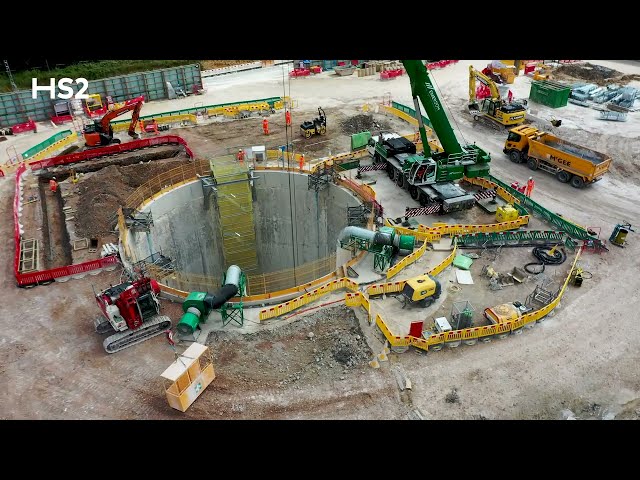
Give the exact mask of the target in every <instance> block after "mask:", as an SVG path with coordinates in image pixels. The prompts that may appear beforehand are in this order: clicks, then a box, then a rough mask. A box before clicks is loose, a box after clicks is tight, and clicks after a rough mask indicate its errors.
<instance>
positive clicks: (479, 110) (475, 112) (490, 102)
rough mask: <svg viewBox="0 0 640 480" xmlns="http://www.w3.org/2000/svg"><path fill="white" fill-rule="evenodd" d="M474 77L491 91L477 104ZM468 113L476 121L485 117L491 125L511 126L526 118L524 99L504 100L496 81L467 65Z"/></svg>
mask: <svg viewBox="0 0 640 480" xmlns="http://www.w3.org/2000/svg"><path fill="white" fill-rule="evenodd" d="M476 79H477V80H478V81H480V82H481V83H483V84H484V85H486V86H487V87H488V88H489V91H490V93H491V97H488V98H485V99H483V100H482V104H478V101H477V99H476ZM469 113H471V115H472V116H473V119H474V120H476V121H479V120H481V119H487V120H489V121H490V122H491V125H492V126H496V125H501V126H503V127H507V128H512V127H514V126H516V125H520V124H521V123H523V122H524V121H525V120H526V113H527V109H526V100H524V101H518V102H505V101H504V100H503V99H502V97H501V96H500V91H499V90H498V86H497V85H496V83H495V82H494V81H493V80H492V79H491V78H489V77H488V76H487V75H485V74H484V73H482V72H479V71H478V70H476V69H475V68H473V65H469Z"/></svg>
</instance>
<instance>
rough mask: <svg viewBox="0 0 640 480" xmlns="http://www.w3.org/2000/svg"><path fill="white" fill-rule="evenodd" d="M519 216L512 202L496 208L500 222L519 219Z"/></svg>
mask: <svg viewBox="0 0 640 480" xmlns="http://www.w3.org/2000/svg"><path fill="white" fill-rule="evenodd" d="M518 216H519V214H518V210H516V209H515V208H514V207H513V205H511V204H510V203H507V204H506V205H502V206H500V207H498V208H497V209H496V222H498V223H502V222H510V221H511V220H517V219H518Z"/></svg>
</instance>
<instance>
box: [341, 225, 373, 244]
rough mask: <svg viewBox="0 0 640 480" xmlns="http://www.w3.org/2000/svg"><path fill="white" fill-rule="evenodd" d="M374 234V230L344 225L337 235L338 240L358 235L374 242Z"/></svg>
mask: <svg viewBox="0 0 640 480" xmlns="http://www.w3.org/2000/svg"><path fill="white" fill-rule="evenodd" d="M375 236H376V232H372V231H371V230H367V229H366V228H361V227H345V228H343V229H342V231H341V232H340V235H338V241H339V242H341V243H342V242H344V241H346V240H348V239H349V237H358V238H362V239H364V240H367V241H369V242H372V243H375V242H374V238H375Z"/></svg>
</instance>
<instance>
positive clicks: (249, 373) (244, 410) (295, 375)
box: [187, 305, 375, 419]
mask: <svg viewBox="0 0 640 480" xmlns="http://www.w3.org/2000/svg"><path fill="white" fill-rule="evenodd" d="M207 345H209V346H210V347H211V351H212V353H213V364H214V365H215V368H216V379H215V382H214V383H213V384H212V386H211V387H209V388H210V390H211V391H215V394H209V395H203V396H202V397H200V399H199V400H198V402H196V403H195V404H194V405H193V406H192V407H191V409H190V410H189V411H188V412H187V413H188V415H189V416H193V417H196V418H197V417H201V416H202V412H203V411H204V412H211V411H216V412H218V411H219V412H221V413H220V415H224V417H226V418H251V419H255V418H286V417H287V416H291V415H292V414H294V413H298V412H299V413H301V414H306V415H309V413H308V412H311V411H313V405H309V404H308V403H307V402H308V401H303V400H302V398H298V394H296V393H295V391H299V392H300V394H299V395H300V396H302V395H303V394H304V393H305V392H309V390H310V389H313V388H322V385H330V384H331V382H349V381H354V379H355V378H358V377H360V376H361V375H374V376H375V371H374V370H372V369H371V368H370V367H369V366H368V362H369V361H370V360H371V358H373V352H372V351H371V349H370V348H369V346H368V344H367V342H366V340H365V337H364V334H363V333H362V331H361V329H360V325H359V323H358V320H357V318H356V316H355V314H354V312H353V309H351V308H348V307H346V306H344V305H340V306H337V307H333V308H327V309H323V310H320V311H318V312H316V313H313V314H311V315H309V316H305V317H303V318H301V319H299V320H297V321H295V322H293V323H290V324H288V325H282V326H280V327H278V328H277V329H274V330H263V331H261V332H258V333H253V334H244V335H243V334H240V333H237V332H234V331H233V329H229V330H223V331H214V332H212V333H210V334H209V337H208V339H207ZM269 392H272V393H271V394H272V395H278V393H277V392H282V394H285V395H286V393H287V392H291V395H292V396H291V398H292V400H291V404H290V405H277V403H278V402H275V401H270V402H264V401H260V396H261V395H265V394H267V393H269ZM317 401H318V402H319V403H322V402H326V399H324V400H322V399H317ZM338 401H339V402H340V403H341V405H340V408H346V407H345V405H346V404H349V403H351V402H353V403H356V404H362V402H363V399H362V398H359V397H357V396H355V397H353V398H351V397H343V398H340V399H339V400H338ZM311 402H312V403H313V402H314V400H311ZM222 412H223V413H222ZM305 412H306V413H305Z"/></svg>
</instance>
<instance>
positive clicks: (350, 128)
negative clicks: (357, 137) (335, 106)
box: [340, 114, 389, 135]
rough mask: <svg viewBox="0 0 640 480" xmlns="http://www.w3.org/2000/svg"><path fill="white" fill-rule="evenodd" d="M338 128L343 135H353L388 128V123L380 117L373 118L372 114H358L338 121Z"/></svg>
mask: <svg viewBox="0 0 640 480" xmlns="http://www.w3.org/2000/svg"><path fill="white" fill-rule="evenodd" d="M340 128H341V130H342V133H343V134H345V135H353V134H354V133H360V132H364V131H369V132H372V134H373V132H374V131H379V130H388V129H389V123H388V122H387V121H385V120H382V119H374V118H373V115H372V114H369V115H365V114H359V115H355V116H353V117H349V118H347V119H345V120H343V121H341V122H340Z"/></svg>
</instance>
